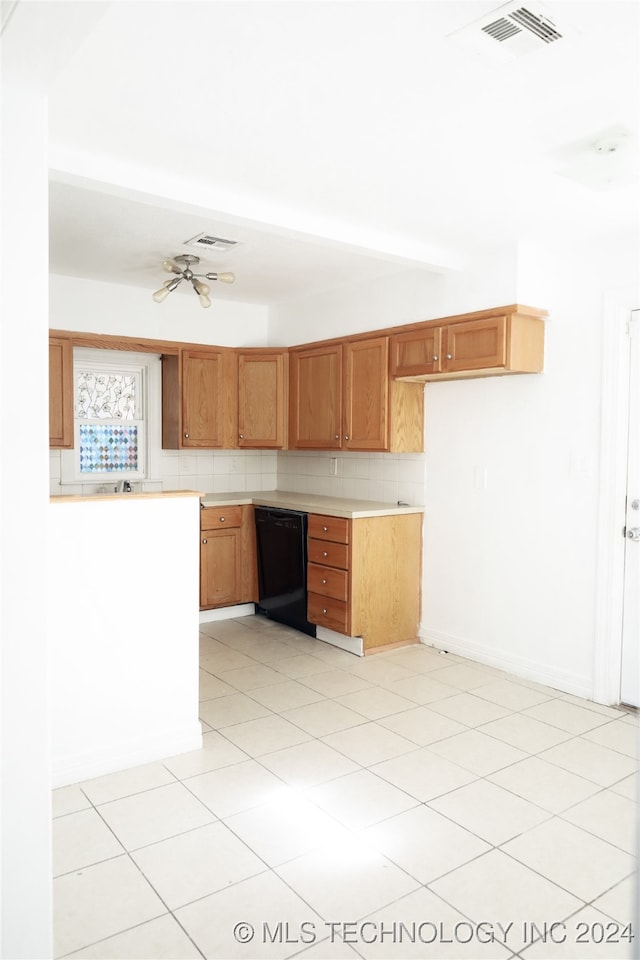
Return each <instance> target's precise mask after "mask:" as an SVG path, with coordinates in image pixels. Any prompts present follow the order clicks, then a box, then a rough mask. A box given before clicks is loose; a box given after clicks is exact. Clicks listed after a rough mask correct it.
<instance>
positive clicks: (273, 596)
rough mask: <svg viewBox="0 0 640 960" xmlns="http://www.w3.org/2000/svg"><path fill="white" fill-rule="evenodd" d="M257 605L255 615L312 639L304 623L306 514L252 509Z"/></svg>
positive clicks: (313, 631) (312, 632)
mask: <svg viewBox="0 0 640 960" xmlns="http://www.w3.org/2000/svg"><path fill="white" fill-rule="evenodd" d="M255 513H256V546H257V551H258V588H259V595H260V601H259V603H257V604H256V613H261V614H263V615H264V616H266V617H269V618H270V619H271V620H277V621H278V622H279V623H286V624H287V625H288V626H290V627H295V629H296V630H301V631H302V632H303V633H307V634H309V636H311V637H315V635H316V627H315V624H313V623H309V621H308V620H307V514H306V513H300V512H298V511H297V510H281V509H279V508H278V509H276V508H275V507H256V511H255Z"/></svg>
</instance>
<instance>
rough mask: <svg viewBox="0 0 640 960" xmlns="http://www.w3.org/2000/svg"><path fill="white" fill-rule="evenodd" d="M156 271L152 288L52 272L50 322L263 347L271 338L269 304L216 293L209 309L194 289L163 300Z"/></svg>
mask: <svg viewBox="0 0 640 960" xmlns="http://www.w3.org/2000/svg"><path fill="white" fill-rule="evenodd" d="M165 277H166V273H165V274H163V273H162V270H161V269H160V264H158V271H157V276H156V275H153V276H151V277H150V278H149V289H148V290H147V289H144V288H142V287H133V286H125V285H124V284H116V283H103V282H102V281H99V280H85V279H80V278H78V277H65V276H61V275H60V274H51V278H50V294H49V295H50V315H49V326H50V327H52V328H53V329H55V330H78V331H82V332H86V333H108V334H114V335H117V336H123V337H147V338H149V339H151V340H180V341H183V342H187V343H211V344H216V345H217V346H220V347H228V346H233V347H263V346H265V345H266V343H267V320H268V311H267V308H266V307H264V306H261V305H260V304H254V303H237V302H235V301H229V300H220V299H217V298H216V295H215V294H216V292H215V289H214V290H213V293H212V300H213V303H212V304H211V306H210V307H208V308H207V309H206V310H203V308H202V307H201V306H200V304H199V303H198V298H197V297H196V295H195V293H192V292H191V293H190V291H188V290H181V289H178V290H176V291H175V292H174V293H172V294H169V296H168V297H167V299H166V300H165V301H164V302H163V303H156V302H155V301H154V300H153V299H152V296H151V295H152V293H153V291H154V290H157V289H158V288H159V287H161V286H162V284H163V282H164V278H165Z"/></svg>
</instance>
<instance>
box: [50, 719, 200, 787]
mask: <svg viewBox="0 0 640 960" xmlns="http://www.w3.org/2000/svg"><path fill="white" fill-rule="evenodd" d="M201 747H202V728H201V726H200V723H199V722H196V723H195V724H190V725H189V726H188V727H184V728H181V729H179V730H171V731H165V732H164V733H160V734H157V733H154V734H153V736H148V737H132V738H131V739H130V740H127V741H126V742H124V743H122V742H121V743H114V744H111V745H108V746H104V747H102V748H101V749H98V750H96V751H92V752H91V753H83V754H66V755H65V756H61V757H53V758H52V761H51V780H52V786H53V787H54V788H56V787H67V786H69V785H70V784H73V783H80V782H82V781H83V780H92V779H93V778H94V777H102V776H104V775H105V774H107V773H116V772H117V771H119V770H127V769H128V768H129V767H138V766H140V765H141V764H144V763H153V762H154V761H156V760H163V759H165V758H167V757H173V756H175V755H176V754H178V753H187V752H188V751H190V750H199V749H200V748H201Z"/></svg>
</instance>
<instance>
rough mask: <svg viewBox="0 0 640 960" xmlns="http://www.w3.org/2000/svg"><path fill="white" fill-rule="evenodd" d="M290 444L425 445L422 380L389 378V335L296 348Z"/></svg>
mask: <svg viewBox="0 0 640 960" xmlns="http://www.w3.org/2000/svg"><path fill="white" fill-rule="evenodd" d="M289 357H290V391H289V396H290V401H289V403H290V418H289V447H290V449H293V450H295V449H310V448H312V449H313V448H315V449H318V450H378V451H392V452H394V453H419V452H421V451H422V450H423V445H424V437H423V423H424V398H423V388H422V387H421V385H420V384H414V383H401V382H393V381H391V379H390V377H389V337H387V336H383V337H370V338H368V339H364V338H363V339H362V340H358V339H354V340H349V341H347V342H346V343H345V344H344V345H342V344H336V343H328V344H325V345H324V346H316V347H309V348H305V349H300V350H298V349H292V350H290V352H289Z"/></svg>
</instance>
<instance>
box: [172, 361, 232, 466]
mask: <svg viewBox="0 0 640 960" xmlns="http://www.w3.org/2000/svg"><path fill="white" fill-rule="evenodd" d="M236 405H237V365H236V357H235V353H234V351H233V350H226V349H223V348H220V349H216V350H213V349H202V350H192V349H183V350H181V351H180V353H179V354H178V355H177V356H167V355H163V357H162V446H163V447H164V448H168V449H182V448H187V449H188V448H189V447H204V448H206V449H215V448H224V449H229V448H231V447H234V446H235V445H236V442H235V441H236V432H237V429H236V422H237V409H236Z"/></svg>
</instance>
